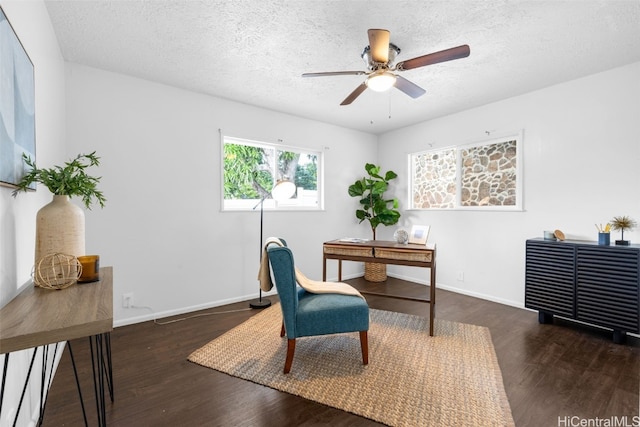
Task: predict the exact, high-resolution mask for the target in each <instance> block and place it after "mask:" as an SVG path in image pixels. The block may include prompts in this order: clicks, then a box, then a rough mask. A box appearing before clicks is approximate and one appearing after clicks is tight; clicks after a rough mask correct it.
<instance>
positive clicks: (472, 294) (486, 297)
mask: <svg viewBox="0 0 640 427" xmlns="http://www.w3.org/2000/svg"><path fill="white" fill-rule="evenodd" d="M387 275H388V276H389V277H394V278H396V279H402V280H406V281H409V282H413V283H419V284H421V285H425V286H427V285H428V284H429V283H428V281H427V280H425V279H416V278H415V277H408V276H403V275H401V274H395V273H387ZM436 288H437V289H443V290H445V291H450V292H455V293H457V294H461V295H467V296H470V297H474V298H480V299H483V300H487V301H492V302H497V303H499V304H504V305H508V306H511V307H516V308H525V307H524V303H522V302H519V301H511V300H508V299H504V298H496V297H495V296H493V295H487V294H483V293H480V292H472V291H469V290H467V289H460V288H456V287H455V286H449V285H445V284H443V283H436Z"/></svg>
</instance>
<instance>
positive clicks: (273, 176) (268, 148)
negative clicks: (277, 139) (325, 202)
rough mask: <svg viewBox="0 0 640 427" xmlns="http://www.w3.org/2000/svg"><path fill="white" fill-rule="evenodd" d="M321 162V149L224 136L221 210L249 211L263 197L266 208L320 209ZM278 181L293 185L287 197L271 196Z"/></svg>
mask: <svg viewBox="0 0 640 427" xmlns="http://www.w3.org/2000/svg"><path fill="white" fill-rule="evenodd" d="M321 162H322V153H321V152H320V151H312V150H309V149H302V148H296V147H288V146H284V145H278V144H269V143H264V142H258V141H249V140H244V139H239V138H233V137H228V136H224V137H223V138H222V163H223V165H222V171H223V180H222V181H223V186H224V191H223V194H224V201H223V210H250V209H253V208H254V207H256V204H257V203H259V202H260V200H262V199H263V198H264V208H265V209H321V208H322V197H321V185H320V183H321V176H320V174H321V170H322V168H321ZM280 181H291V182H293V183H294V184H295V186H296V192H295V194H294V195H293V196H292V197H291V198H290V199H288V200H279V201H275V200H273V198H272V197H271V190H272V189H273V187H274V186H275V185H276V184H277V183H278V182H280Z"/></svg>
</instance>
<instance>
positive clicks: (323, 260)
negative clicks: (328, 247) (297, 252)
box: [322, 255, 327, 282]
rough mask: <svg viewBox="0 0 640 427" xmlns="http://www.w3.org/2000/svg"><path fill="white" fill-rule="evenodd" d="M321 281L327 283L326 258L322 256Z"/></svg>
mask: <svg viewBox="0 0 640 427" xmlns="http://www.w3.org/2000/svg"><path fill="white" fill-rule="evenodd" d="M322 281H323V282H326V281H327V256H326V255H322Z"/></svg>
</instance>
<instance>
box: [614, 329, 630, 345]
mask: <svg viewBox="0 0 640 427" xmlns="http://www.w3.org/2000/svg"><path fill="white" fill-rule="evenodd" d="M626 341H627V333H626V332H625V331H618V330H616V329H614V330H613V342H614V343H616V344H624V343H625V342H626Z"/></svg>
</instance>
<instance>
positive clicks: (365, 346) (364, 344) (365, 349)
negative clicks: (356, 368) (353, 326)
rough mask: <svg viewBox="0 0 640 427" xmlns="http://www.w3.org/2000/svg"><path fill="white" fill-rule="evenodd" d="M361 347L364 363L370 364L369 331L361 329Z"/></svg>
mask: <svg viewBox="0 0 640 427" xmlns="http://www.w3.org/2000/svg"><path fill="white" fill-rule="evenodd" d="M360 348H361V349H362V364H363V365H368V364H369V338H368V334H367V331H360Z"/></svg>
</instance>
